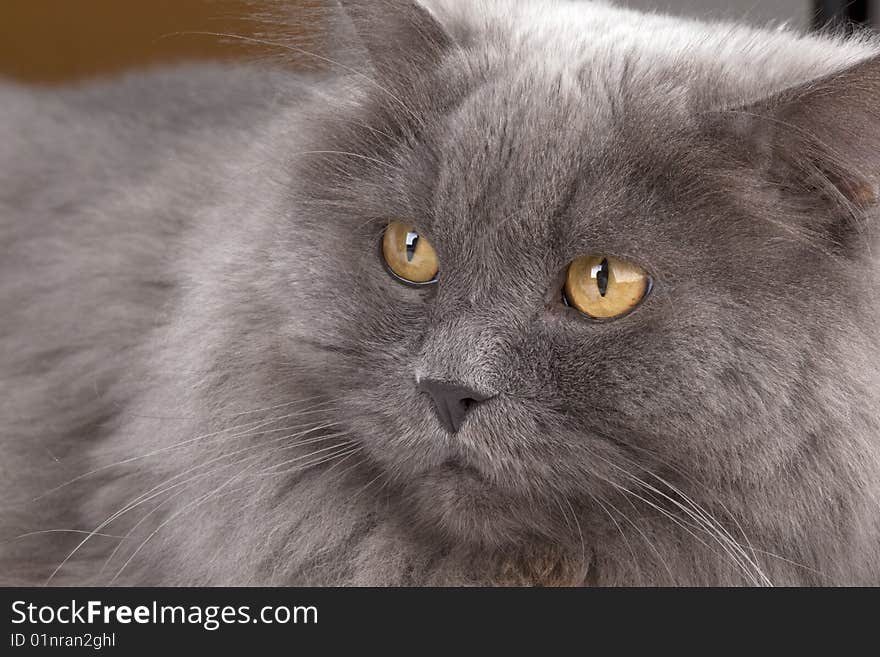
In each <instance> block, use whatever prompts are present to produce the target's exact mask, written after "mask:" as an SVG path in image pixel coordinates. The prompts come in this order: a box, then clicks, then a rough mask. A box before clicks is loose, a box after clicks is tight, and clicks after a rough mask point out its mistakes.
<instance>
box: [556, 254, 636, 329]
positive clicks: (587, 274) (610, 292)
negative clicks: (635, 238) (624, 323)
mask: <svg viewBox="0 0 880 657" xmlns="http://www.w3.org/2000/svg"><path fill="white" fill-rule="evenodd" d="M650 288H651V278H650V277H649V276H648V274H647V273H645V270H643V269H642V268H641V267H639V266H638V265H634V264H633V263H631V262H626V261H625V260H618V259H617V258H612V257H606V256H601V255H599V256H584V257H582V258H578V259H577V260H575V261H574V262H572V263H571V264H570V265H569V266H568V272H567V273H566V275H565V299H566V301H568V303H569V305H571V306H574V307H575V308H577V309H578V310H580V311H581V312H582V313H584V314H585V315H589V316H590V317H593V318H595V319H614V318H616V317H621V316H623V315H625V314H627V313H628V312H629V311H631V310H632V309H633V308H635V307H636V306H638V305H639V303H640V302H641V301H642V299H644V298H645V296H647V294H648V292H650Z"/></svg>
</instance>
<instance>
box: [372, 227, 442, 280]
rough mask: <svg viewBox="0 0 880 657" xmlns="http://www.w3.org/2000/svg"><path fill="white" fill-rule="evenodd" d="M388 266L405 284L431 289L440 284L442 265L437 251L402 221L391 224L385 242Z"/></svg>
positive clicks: (383, 252)
mask: <svg viewBox="0 0 880 657" xmlns="http://www.w3.org/2000/svg"><path fill="white" fill-rule="evenodd" d="M382 255H383V256H384V257H385V264H387V265H388V269H390V270H391V273H393V274H394V275H395V276H397V277H398V278H400V279H401V280H403V281H404V282H406V283H412V284H415V285H428V284H430V283H436V282H437V273H438V272H439V271H440V262H439V261H438V260H437V253H436V252H435V251H434V247H432V246H431V244H430V243H429V242H428V240H426V239H425V238H424V237H420V236H419V234H418V233H417V232H416V231H415V229H414V228H413V227H412V226H410V225H408V224H403V223H400V222H399V221H392V222H391V223H390V224H388V228H386V229H385V237H383V238H382Z"/></svg>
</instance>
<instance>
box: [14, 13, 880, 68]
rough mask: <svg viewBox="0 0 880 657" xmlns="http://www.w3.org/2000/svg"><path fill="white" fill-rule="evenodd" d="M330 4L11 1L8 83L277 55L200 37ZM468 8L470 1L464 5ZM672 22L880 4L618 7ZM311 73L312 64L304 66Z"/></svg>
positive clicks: (808, 21)
mask: <svg viewBox="0 0 880 657" xmlns="http://www.w3.org/2000/svg"><path fill="white" fill-rule="evenodd" d="M323 1H326V0H275V1H273V0H149V1H146V0H3V3H2V8H0V76H5V77H12V78H16V79H18V80H21V81H27V82H34V83H43V84H48V83H56V82H62V81H67V80H75V79H80V78H86V77H95V76H99V75H106V74H109V73H114V72H118V71H120V70H125V69H130V68H143V67H146V66H154V65H158V64H163V63H170V62H174V61H181V60H192V59H218V58H240V57H250V56H254V55H265V54H276V53H273V52H272V51H271V50H270V49H268V48H267V47H265V46H261V45H259V44H256V43H253V42H247V41H241V40H238V41H236V40H233V39H223V38H220V37H217V36H211V35H204V34H202V35H198V34H192V33H193V32H214V33H227V34H238V35H245V36H257V37H259V36H261V35H263V34H264V33H265V32H266V31H267V30H268V27H269V22H271V21H270V19H269V16H268V15H267V12H268V13H271V12H272V11H276V12H277V11H283V12H285V13H286V14H287V15H288V16H292V17H297V20H291V21H290V25H295V26H296V27H295V28H293V29H295V30H296V31H297V33H296V36H297V38H298V43H302V44H303V47H308V46H309V44H310V40H313V39H314V38H315V32H316V30H317V25H316V21H315V18H314V16H315V14H314V9H315V8H316V6H318V5H320V4H321V3H322V2H323ZM463 1H467V0H463ZM618 4H622V5H626V6H631V7H637V8H640V9H648V10H656V11H663V12H667V13H672V14H678V15H686V16H698V17H705V16H710V17H716V18H727V19H735V20H744V21H746V22H749V23H752V24H756V25H766V24H768V23H770V22H775V23H777V24H778V23H781V22H785V23H789V24H792V25H795V26H798V27H803V28H809V27H815V26H819V25H824V24H827V23H828V22H829V21H831V22H841V23H844V24H846V23H847V22H848V21H854V22H856V23H868V22H871V21H875V23H874V24H875V25H880V15H878V14H880V11H878V10H877V8H874V7H872V6H871V5H872V4H873V5H880V0H874V1H873V3H872V2H871V0H618ZM303 64H305V62H303Z"/></svg>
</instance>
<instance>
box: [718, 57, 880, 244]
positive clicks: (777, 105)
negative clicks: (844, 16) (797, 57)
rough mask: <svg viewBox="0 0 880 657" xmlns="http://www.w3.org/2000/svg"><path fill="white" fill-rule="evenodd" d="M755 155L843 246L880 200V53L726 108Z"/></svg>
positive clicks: (729, 122)
mask: <svg viewBox="0 0 880 657" xmlns="http://www.w3.org/2000/svg"><path fill="white" fill-rule="evenodd" d="M722 114H723V115H724V117H725V118H724V119H723V120H724V121H726V128H727V132H728V133H730V132H732V133H733V134H734V136H735V139H736V140H737V141H738V142H739V144H740V146H744V147H745V149H746V153H747V157H748V159H749V160H750V161H751V162H752V163H757V164H758V165H759V166H761V167H762V168H765V169H766V174H767V175H768V176H769V177H770V178H771V180H772V182H774V183H775V184H777V185H779V186H780V187H781V189H783V190H784V192H783V193H786V194H788V195H789V197H790V198H792V199H794V200H795V201H800V203H801V206H802V207H805V208H810V209H813V210H818V212H815V211H814V212H813V213H812V214H813V216H815V217H816V218H817V219H818V221H819V223H820V225H819V226H811V228H812V229H816V230H821V229H825V230H827V231H830V234H828V235H827V236H828V237H830V238H831V240H832V241H833V242H834V243H836V244H838V245H841V246H845V243H846V242H847V241H848V240H847V236H848V235H850V234H851V233H853V232H854V231H858V232H861V230H862V228H863V227H864V226H865V225H866V223H868V222H871V223H872V224H874V225H876V223H877V222H876V218H877V215H878V210H880V208H878V204H880V56H874V57H872V58H869V59H867V60H864V61H862V62H859V63H857V64H855V65H853V66H850V67H848V68H846V69H843V70H841V71H838V72H836V73H833V74H830V75H827V76H824V77H821V78H818V79H816V80H813V81H810V82H807V83H805V84H802V85H799V86H796V87H793V88H790V89H787V90H785V91H782V92H781V93H779V94H776V95H774V96H772V97H769V98H766V99H763V100H761V101H759V102H757V103H753V104H751V105H748V106H746V107H744V108H738V109H733V110H728V111H725V112H722Z"/></svg>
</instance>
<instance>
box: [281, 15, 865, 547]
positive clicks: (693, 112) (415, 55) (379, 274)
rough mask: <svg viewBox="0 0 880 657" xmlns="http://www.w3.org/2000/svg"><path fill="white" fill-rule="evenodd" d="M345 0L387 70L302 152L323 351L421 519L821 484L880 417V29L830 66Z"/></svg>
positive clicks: (521, 531) (321, 385) (524, 19)
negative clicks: (875, 333)
mask: <svg viewBox="0 0 880 657" xmlns="http://www.w3.org/2000/svg"><path fill="white" fill-rule="evenodd" d="M342 5H343V6H344V7H345V9H346V12H347V14H346V15H347V16H348V17H349V19H350V20H351V26H353V28H354V29H353V31H352V35H356V37H357V42H358V43H359V44H361V45H362V46H363V49H362V52H363V53H364V55H365V58H366V59H365V61H364V62H361V65H359V66H357V71H356V72H355V71H354V70H353V69H352V66H355V65H352V66H349V65H348V64H345V66H344V67H343V68H340V69H339V71H338V72H340V73H341V75H342V77H343V78H344V82H343V83H341V84H340V87H339V88H341V89H343V90H344V91H343V93H340V94H338V95H337V96H336V97H335V98H336V100H335V101H330V102H328V103H326V104H325V105H323V106H322V108H321V111H323V112H324V116H322V117H321V120H322V122H321V123H320V124H318V125H319V126H320V127H319V128H316V129H315V132H314V134H313V135H312V136H311V137H310V139H309V148H308V150H309V152H310V153H311V155H310V156H309V157H305V158H297V162H298V164H297V169H296V174H295V175H296V177H297V180H296V182H295V183H293V186H294V188H295V189H294V191H292V192H291V194H292V197H293V199H294V203H295V207H296V210H295V214H296V221H295V225H296V228H295V230H297V231H299V232H298V233H297V239H298V240H300V248H299V249H297V251H296V253H294V254H292V255H290V256H288V259H290V260H292V259H293V258H294V257H295V259H296V262H295V263H294V262H291V264H290V266H291V269H292V270H293V271H294V272H295V273H294V274H292V275H291V276H292V277H293V278H294V279H295V285H293V286H291V290H292V291H291V293H290V298H291V300H292V301H291V312H292V313H294V314H296V313H298V314H299V315H300V316H302V317H306V318H307V319H306V321H300V322H299V323H298V324H297V328H296V329H295V330H294V333H296V336H295V337H296V340H295V341H294V343H293V344H298V345H299V347H298V349H299V352H298V353H299V354H300V358H301V359H302V360H303V361H304V362H307V363H309V364H310V369H309V371H310V375H309V376H310V381H311V384H312V385H313V386H314V387H316V388H318V389H319V390H321V391H322V392H324V393H326V395H327V396H328V397H331V398H333V399H337V400H340V401H339V404H340V406H341V408H342V409H343V417H344V418H345V421H346V423H347V425H348V426H349V427H350V428H351V430H352V431H353V432H354V434H355V436H356V437H357V440H358V441H360V442H361V443H362V444H363V446H364V447H365V453H366V454H368V455H369V458H370V461H371V462H372V463H373V464H374V465H375V466H376V468H377V469H378V471H379V472H380V473H381V476H383V477H384V478H385V479H386V480H387V482H388V485H389V486H392V487H397V488H398V489H399V490H400V491H402V492H403V493H404V498H405V499H406V500H407V503H408V504H409V505H410V511H411V517H412V519H413V520H414V521H415V522H417V523H418V525H419V526H420V527H422V528H423V529H424V530H427V531H430V532H434V533H435V535H436V536H438V537H441V538H447V539H452V540H456V541H475V542H482V543H488V544H500V543H504V542H505V541H513V540H518V539H519V538H520V537H522V536H527V535H538V536H545V537H552V538H554V539H557V538H559V537H560V536H561V535H562V534H565V533H566V532H568V533H570V534H572V535H576V534H575V533H574V531H573V529H572V525H571V524H570V523H569V524H566V520H565V519H566V518H567V517H568V516H569V513H570V512H575V511H576V512H577V514H578V515H579V516H581V517H585V515H586V516H590V515H591V514H592V516H594V517H595V523H596V526H599V525H601V524H602V523H605V524H607V523H608V520H607V511H608V509H607V507H606V508H604V511H603V503H602V501H605V502H606V503H607V502H611V503H612V504H618V505H620V504H629V503H630V502H635V503H636V504H639V502H638V501H637V500H636V499H635V498H633V497H628V494H627V493H626V492H624V491H630V492H631V493H632V492H636V493H637V494H640V495H644V494H645V493H644V491H645V488H644V486H643V484H646V483H647V484H651V485H655V486H658V487H659V486H660V484H659V483H658V482H659V481H660V480H659V479H656V478H654V477H655V476H656V477H662V478H663V480H666V481H669V482H673V483H675V484H676V485H677V487H679V488H681V489H682V490H688V491H690V492H691V494H692V495H698V494H699V493H697V492H695V491H700V490H703V491H706V490H710V489H711V490H713V491H714V492H715V493H717V492H718V491H722V490H724V491H730V490H735V491H740V492H741V493H742V495H744V496H745V497H746V501H747V502H748V496H749V493H748V491H749V490H756V489H757V488H758V487H762V486H770V487H771V488H772V487H773V486H776V485H777V484H778V485H779V486H780V487H781V488H780V490H785V491H786V493H788V492H791V491H795V493H797V491H800V490H801V487H803V486H805V485H806V482H808V481H809V480H810V477H809V476H807V475H803V476H801V475H802V474H803V473H800V472H799V470H798V468H797V467H793V466H792V465H791V463H792V462H793V461H796V460H797V459H800V458H806V457H805V455H809V458H811V459H813V458H815V459H817V462H821V461H822V459H825V458H827V457H828V455H830V454H835V453H838V451H840V450H843V451H846V448H845V447H841V446H839V445H837V444H836V443H837V442H839V441H841V440H844V439H845V435H846V433H847V432H846V431H841V430H840V427H841V425H846V426H849V427H854V426H857V427H862V426H867V425H868V424H870V418H867V417H862V416H861V415H860V414H867V415H870V411H867V410H866V409H864V408H860V407H859V405H860V404H861V403H862V402H863V401H864V399H865V392H864V390H865V388H866V386H867V385H868V382H869V381H870V377H871V376H874V375H875V374H876V372H875V371H874V370H872V369H871V367H873V365H872V366H871V367H868V366H867V365H866V366H865V368H864V369H862V370H860V371H853V368H854V367H858V364H859V361H858V360H856V356H857V354H858V352H859V350H860V349H865V348H868V346H869V345H870V344H872V340H873V338H870V337H866V335H865V332H864V327H865V326H867V322H868V321H869V318H870V317H873V313H874V309H873V306H872V304H873V302H874V301H875V300H876V295H875V296H871V294H870V293H869V292H868V290H869V289H870V285H872V284H874V283H876V266H875V265H873V270H872V265H871V247H872V242H874V246H875V248H876V240H875V236H876V234H877V231H876V228H877V226H876V225H875V224H876V221H877V210H876V208H877V195H878V183H880V111H878V107H880V59H878V58H876V57H874V58H873V59H871V58H869V59H867V60H865V61H863V62H862V63H856V64H853V65H852V66H850V67H849V68H847V63H848V62H851V61H852V60H856V59H858V58H859V57H860V56H865V55H866V54H867V53H868V52H869V50H868V46H867V45H853V46H850V47H849V50H846V48H844V46H843V45H840V46H839V48H840V53H841V54H839V55H836V56H838V59H839V61H838V62H837V63H836V64H835V63H825V64H823V65H822V66H824V67H825V68H824V69H822V68H821V67H820V68H819V69H817V72H816V75H815V76H814V77H815V78H816V79H815V80H813V81H807V78H808V76H807V74H806V73H805V71H804V70H801V69H799V68H798V66H801V67H803V66H805V64H803V62H802V61H801V60H798V59H797V56H792V55H791V54H790V53H788V54H785V53H784V51H785V49H786V48H788V49H790V50H795V51H798V49H799V48H800V51H798V52H801V51H806V50H808V49H807V48H804V47H803V44H800V42H799V41H797V40H796V39H795V38H794V37H791V38H790V39H789V40H790V43H788V42H786V44H784V45H785V47H783V46H782V45H779V44H777V45H775V46H773V48H776V49H777V50H778V57H779V58H780V59H779V62H780V63H779V66H777V67H776V68H774V69H773V70H769V68H768V70H766V71H761V70H757V68H756V67H758V66H759V64H760V62H761V61H764V60H762V59H761V57H759V56H757V55H755V53H752V54H751V55H750V54H749V52H746V50H747V49H748V48H747V44H748V43H749V40H748V39H747V38H745V37H742V35H740V36H736V35H730V38H731V39H734V37H736V38H735V39H734V41H735V43H734V44H733V45H730V44H729V43H727V42H725V41H724V38H725V37H723V36H718V39H719V41H718V43H717V44H716V45H717V49H718V50H719V51H721V50H725V49H727V50H729V52H728V53H727V59H725V57H724V56H719V57H713V53H712V50H713V48H716V46H713V45H712V44H711V43H709V44H707V43H705V42H706V40H707V39H706V37H705V33H700V34H697V35H695V36H693V38H692V39H691V40H690V42H688V43H678V44H676V43H673V42H672V41H670V39H672V38H673V37H674V36H675V35H676V34H679V36H681V38H682V39H684V40H685V41H686V39H685V34H687V33H686V32H685V31H684V30H687V29H692V30H693V29H697V28H693V27H691V28H688V27H686V26H685V27H681V30H683V31H682V32H680V33H679V32H676V31H675V30H673V29H672V27H671V26H670V24H666V23H662V22H658V23H657V24H656V27H658V28H662V29H660V33H659V34H657V35H656V36H657V38H658V39H661V40H663V39H665V40H666V41H664V43H667V45H668V48H665V49H664V48H658V47H657V44H656V43H653V42H652V34H653V33H652V31H651V24H646V25H645V26H639V25H628V24H624V23H626V21H635V20H636V18H635V17H633V16H630V15H625V14H622V13H611V12H612V10H610V9H608V10H605V9H599V8H595V7H594V8H592V9H587V8H585V7H580V6H578V5H575V4H564V3H556V4H553V3H509V4H508V5H506V7H507V8H508V9H509V12H508V13H505V11H499V10H498V8H497V6H500V5H499V4H498V3H494V4H493V3H459V4H458V5H455V4H454V3H446V4H444V5H443V6H439V5H435V6H434V7H433V8H429V7H426V6H424V5H422V4H419V3H416V2H412V1H410V0H395V1H393V2H392V1H389V0H384V1H382V2H349V1H346V2H342ZM464 5H470V6H471V7H470V9H465V8H463V7H464ZM475 7H480V9H475ZM493 7H494V9H493ZM588 12H594V14H592V15H589V14H588ZM576 16H577V17H579V18H577V20H575V17H576ZM614 20H617V21H621V25H615V24H613V21H614ZM657 20H658V21H659V19H657ZM591 21H592V22H591ZM701 29H702V28H701ZM615 30H620V35H618V36H616V37H613V38H612V37H609V36H608V35H604V34H603V32H605V31H615ZM768 38H769V37H768ZM779 38H782V37H779ZM627 39H634V41H632V43H629V44H628V42H627ZM817 43H818V42H817ZM823 43H824V42H823ZM627 44H628V45H627ZM736 44H740V46H737V45H736ZM743 44H746V45H743ZM737 47H741V48H742V52H740V51H738V50H737ZM752 47H753V48H757V46H754V44H753V46H752ZM822 47H823V48H829V49H831V46H828V45H827V44H825V45H823V46H822ZM689 48H690V49H689ZM773 48H770V47H768V51H767V53H766V54H765V55H764V56H765V57H766V58H770V59H772V58H773V57H774V56H776V55H774V50H773ZM817 48H818V46H817ZM832 50H833V49H832ZM833 52H837V51H833ZM722 55H723V53H722ZM749 57H751V59H749ZM738 58H739V59H742V60H743V61H738ZM783 59H785V60H786V61H785V62H783V61H782V60H783ZM807 59H809V57H807ZM346 61H347V62H350V61H351V60H350V59H348V60H346ZM749 62H751V63H749ZM786 62H787V64H786ZM794 62H799V63H798V64H797V65H795V63H794ZM810 65H811V66H812V64H810ZM340 66H342V65H340ZM786 66H788V68H786ZM791 71H794V73H792V72H791ZM827 71H837V72H836V73H832V74H828V75H826V74H825V73H826V72H827ZM841 71H842V72H841ZM787 75H792V76H793V77H794V80H793V81H790V80H789V81H788V84H787V83H786V81H787V78H786V76H787ZM786 87H788V88H787V90H782V89H785V88H786ZM281 257H283V256H281ZM871 271H875V273H874V274H871V273H870V272H871ZM872 277H873V278H872ZM306 344H308V345H310V346H305V345H306ZM293 351H296V349H293ZM863 375H864V376H863ZM859 430H860V429H859V428H855V429H852V431H853V432H858V431H859ZM829 441H834V443H835V444H830V443H829ZM818 470H821V467H818V466H817V471H818ZM786 473H787V474H786ZM789 476H790V477H791V479H790V481H788V480H786V477H789ZM640 482H641V483H640ZM693 482H699V485H692V483H693ZM768 482H769V483H768ZM639 491H641V492H639ZM793 494H794V493H793ZM798 494H799V493H798ZM803 495H804V496H805V499H806V502H805V505H806V506H807V507H810V506H811V505H813V502H812V501H811V500H810V499H808V498H809V492H808V491H806V490H804V491H803ZM648 497H650V499H652V500H654V501H655V503H659V504H664V503H665V502H664V501H663V500H662V499H660V498H659V497H658V496H656V495H655V496H653V497H652V496H650V495H648ZM756 499H757V498H756ZM762 499H764V498H762ZM620 500H624V501H623V502H621V501H620ZM816 508H818V506H816ZM612 520H613V518H612ZM579 531H580V532H581V533H582V534H587V535H590V534H591V533H592V532H596V533H597V534H598V533H601V532H599V531H598V530H596V529H595V528H594V527H590V526H583V527H580V528H579ZM590 540H596V539H595V536H594V537H593V538H592V539H590Z"/></svg>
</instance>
